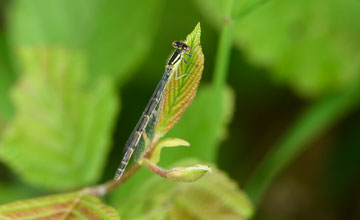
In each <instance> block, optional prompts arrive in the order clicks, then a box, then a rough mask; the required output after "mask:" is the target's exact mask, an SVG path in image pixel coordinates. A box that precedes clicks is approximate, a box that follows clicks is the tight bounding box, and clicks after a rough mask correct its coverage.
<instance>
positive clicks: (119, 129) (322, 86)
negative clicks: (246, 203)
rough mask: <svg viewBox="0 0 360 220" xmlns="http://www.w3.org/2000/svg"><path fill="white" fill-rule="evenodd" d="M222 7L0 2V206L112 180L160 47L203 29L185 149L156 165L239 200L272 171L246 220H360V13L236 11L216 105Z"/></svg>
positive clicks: (339, 6)
mask: <svg viewBox="0 0 360 220" xmlns="http://www.w3.org/2000/svg"><path fill="white" fill-rule="evenodd" d="M228 2H229V1H220V0H211V1H210V0H196V1H190V0H184V1H164V0H154V1H147V0H139V1H116V0H105V1H100V0H91V1H89V0H62V1H57V0H32V1H28V0H12V1H10V0H8V1H6V0H2V1H1V3H0V16H1V17H0V132H1V133H0V135H1V136H0V159H1V163H0V203H1V204H4V203H7V202H11V201H15V200H18V199H25V198H32V197H35V196H39V195H45V194H48V193H50V192H58V191H62V190H68V189H76V188H79V187H81V186H87V185H92V184H95V183H100V182H102V181H105V180H107V179H109V178H112V176H113V173H114V170H115V169H116V167H117V165H118V163H119V162H120V160H121V155H122V152H123V149H122V147H123V145H124V144H125V141H126V140H127V138H128V136H129V134H130V133H131V131H132V129H133V127H134V125H135V124H136V122H137V120H138V118H139V116H140V115H141V113H142V111H143V109H144V107H145V104H146V102H147V100H148V98H149V97H150V96H151V94H152V91H153V89H154V88H155V86H156V84H157V82H158V80H159V79H160V77H161V75H162V73H163V69H164V65H165V63H166V59H167V57H168V56H169V54H170V53H171V50H172V49H171V42H172V41H173V40H182V39H184V38H185V36H186V35H187V34H188V33H190V32H191V31H192V30H193V28H194V26H195V25H196V24H197V23H198V22H200V23H201V30H202V38H201V41H202V48H203V52H204V55H205V70H204V72H203V78H202V80H201V83H200V89H199V92H198V96H197V97H196V98H195V101H194V103H193V105H192V106H191V107H190V108H189V109H188V111H186V112H185V114H184V116H183V118H182V119H181V121H180V122H179V124H178V125H176V126H175V128H174V130H173V131H171V132H170V134H169V136H176V137H180V138H184V139H185V140H188V141H189V142H190V143H191V144H192V145H191V149H180V148H179V149H172V150H167V151H166V154H165V155H164V156H163V158H162V160H163V162H162V163H163V165H164V166H167V165H169V164H171V163H174V162H176V161H177V160H178V159H180V158H186V157H195V158H197V159H199V160H202V161H203V162H205V163H213V164H217V166H218V167H219V168H220V169H222V170H223V171H225V172H226V173H227V174H228V175H229V176H230V177H231V178H232V179H233V180H235V181H236V182H237V183H238V185H239V186H240V187H241V188H243V189H244V190H245V192H247V190H249V191H251V190H252V189H253V187H252V186H251V184H252V183H254V182H255V183H256V184H258V185H259V184H260V185H261V184H262V183H261V181H258V180H261V176H268V174H267V172H266V171H268V172H274V173H273V175H270V176H271V177H273V178H271V179H270V182H269V184H267V183H266V187H265V191H264V194H263V195H262V196H261V199H260V200H259V201H257V202H256V212H257V215H256V217H255V218H256V219H359V218H360V190H359V189H360V188H359V184H360V159H359V155H360V140H359V132H360V111H359V108H358V104H359V103H360V78H359V76H360V2H359V1H356V0H345V1H343V0H312V1H310V0H297V1H286V0H268V1H261V0H260V1H259V0H257V1H254V0H253V1H233V6H232V7H233V8H232V10H233V11H235V12H236V11H237V10H238V11H239V12H241V13H238V17H235V18H233V21H232V22H233V23H232V25H234V30H233V33H232V42H233V43H232V49H231V54H230V58H229V59H230V60H229V68H228V72H227V74H226V82H227V85H228V87H227V88H226V91H225V93H226V94H225V95H224V103H223V104H220V103H212V102H211V100H212V97H211V94H212V93H211V89H212V87H211V85H212V84H213V83H214V81H213V79H214V78H215V77H214V75H213V73H214V66H215V65H216V56H217V54H218V53H217V48H218V44H219V37H220V33H221V31H222V28H223V26H224V17H223V11H224V8H226V4H227V3H228ZM248 5H250V6H251V7H246V6H248ZM243 8H246V9H247V10H242V9H243ZM234 14H237V13H234ZM46 57H48V58H46ZM64 63H66V64H68V66H66V65H65V66H66V67H63V66H62V64H64ZM62 68H68V69H66V70H67V71H63V70H62ZM42 71H45V73H44V72H42ZM52 72H53V73H52ZM65 72H66V73H65ZM42 74H43V75H42ZM44 78H45V79H46V80H44ZM198 99H199V101H198ZM209 103H210V104H209ZM211 103H212V105H213V106H214V105H223V106H225V107H224V108H223V111H222V112H212V109H218V108H213V106H212V105H211ZM199 115H201V117H200V116H199ZM213 117H215V118H216V117H218V118H219V120H220V121H221V123H218V124H216V125H213V124H211V123H212V122H213V121H216V120H212V119H213ZM50 142H51V143H50ZM38 143H40V145H39V144H38ZM48 145H51V146H52V147H53V148H54V149H55V152H56V154H55V156H54V155H50V154H47V151H46V150H44V148H42V147H41V146H48ZM14 148H15V149H20V150H17V151H15V150H13V149H14ZM45 148H46V147H45ZM276 149H282V150H279V151H276ZM185 151H186V152H185ZM269 152H273V154H271V153H269ZM24 155H26V156H24ZM59 155H60V156H59ZM61 155H65V156H61ZM28 157H29V158H30V157H32V158H30V159H29V158H28ZM63 157H65V158H67V159H68V160H67V161H66V164H67V165H68V166H69V167H72V168H71V169H70V168H69V167H66V166H65V168H64V162H63V161H62V160H63ZM14 158H15V159H14ZM43 158H45V159H44V162H43V163H42V162H41V161H42V159H43ZM269 158H270V159H269ZM31 161H39V162H38V163H37V164H36V165H32V166H28V164H31V163H32V162H31ZM79 161H80V162H79ZM262 164H263V166H261V165H262ZM264 164H265V165H264ZM268 165H269V166H268ZM39 167H50V168H49V169H45V170H44V171H41V172H43V173H41V172H39V173H40V174H35V173H36V172H38V170H39ZM52 167H54V169H52ZM257 167H260V168H258V169H257ZM274 167H275V168H274ZM267 168H268V170H267ZM259 169H260V170H262V171H263V172H262V173H261V171H258V170H259ZM40 170H41V169H40ZM274 170H276V171H274ZM69 172H71V173H69ZM145 172H146V171H145ZM49 173H50V175H48V174H49ZM51 173H52V174H51ZM264 173H265V174H264ZM145 175H150V174H149V173H147V174H145ZM43 176H47V177H46V178H44V179H42V180H41V181H40V180H39V179H41V178H43ZM257 177H258V179H256V178H257ZM69 178H70V179H71V180H66V179H69ZM74 179H77V180H76V181H75V180H74ZM139 179H140V178H139ZM267 180H268V179H267ZM256 181H258V182H256ZM133 182H136V180H134V181H133ZM259 182H260V183H259ZM137 184H141V182H140V183H137ZM249 184H250V185H249ZM124 187H129V188H131V186H124ZM123 198H126V196H125V197H123ZM250 198H251V192H250Z"/></svg>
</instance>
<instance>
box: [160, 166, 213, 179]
mask: <svg viewBox="0 0 360 220" xmlns="http://www.w3.org/2000/svg"><path fill="white" fill-rule="evenodd" d="M208 172H210V173H211V168H210V166H205V165H201V164H196V165H195V166H192V167H176V168H173V169H171V170H169V171H168V172H167V175H166V178H168V179H169V180H172V181H177V182H194V181H196V180H198V179H200V178H201V177H202V176H204V175H205V174H206V173H208Z"/></svg>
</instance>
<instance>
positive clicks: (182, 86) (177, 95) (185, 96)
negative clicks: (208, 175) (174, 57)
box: [156, 23, 204, 136]
mask: <svg viewBox="0 0 360 220" xmlns="http://www.w3.org/2000/svg"><path fill="white" fill-rule="evenodd" d="M200 35H201V29H200V23H198V24H197V25H196V27H195V28H194V30H193V31H192V32H191V33H190V34H189V35H188V36H187V37H186V40H185V43H186V44H188V45H189V46H190V48H191V51H190V53H191V54H192V56H191V57H190V56H187V55H185V59H186V61H187V63H188V64H186V63H185V62H184V61H183V60H182V61H181V63H180V65H179V66H178V68H177V75H178V76H184V77H181V78H180V79H177V80H175V79H174V77H173V78H172V79H171V80H170V82H169V84H168V85H167V87H166V91H165V97H164V99H165V100H164V105H163V107H162V112H161V118H160V121H159V123H158V126H157V131H156V134H157V135H158V136H163V135H165V134H166V132H167V131H169V130H170V129H171V128H172V127H173V126H174V125H175V124H176V123H177V121H178V120H179V119H180V117H181V115H182V114H183V113H184V111H185V109H186V108H187V107H188V106H189V105H190V103H191V102H192V100H193V99H194V97H195V95H196V91H197V87H198V85H199V83H200V79H201V75H202V72H203V69H204V54H203V53H202V49H201V45H200Z"/></svg>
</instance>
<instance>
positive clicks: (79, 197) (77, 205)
mask: <svg viewBox="0 0 360 220" xmlns="http://www.w3.org/2000/svg"><path fill="white" fill-rule="evenodd" d="M0 219H4V220H5V219H9V220H10V219H11V220H21V219H74V220H76V219H88V220H95V219H96V220H119V219H120V218H119V216H118V214H117V212H116V210H115V209H114V208H112V207H110V206H107V205H104V204H102V203H101V202H100V200H99V199H98V198H96V197H94V196H91V195H87V194H85V193H84V192H75V193H68V194H60V195H53V196H47V197H41V198H37V199H29V200H23V201H17V202H13V203H9V204H6V205H2V206H0Z"/></svg>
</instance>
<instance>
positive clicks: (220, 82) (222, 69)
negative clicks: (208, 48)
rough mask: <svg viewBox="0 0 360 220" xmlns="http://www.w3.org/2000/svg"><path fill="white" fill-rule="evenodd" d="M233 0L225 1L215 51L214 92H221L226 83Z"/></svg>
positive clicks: (230, 43) (231, 31) (230, 42)
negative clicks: (224, 11) (222, 22)
mask: <svg viewBox="0 0 360 220" xmlns="http://www.w3.org/2000/svg"><path fill="white" fill-rule="evenodd" d="M232 3H233V0H228V1H227V7H226V8H227V10H226V13H225V17H224V25H223V27H222V30H221V33H220V40H219V44H218V48H217V53H216V61H215V68H214V69H215V70H214V79H213V83H212V84H213V87H214V92H215V94H220V95H221V94H222V89H223V88H224V86H225V84H226V75H227V72H228V69H229V62H230V59H229V58H230V52H231V45H232V33H233V26H234V25H233V22H232V20H231V8H232Z"/></svg>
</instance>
